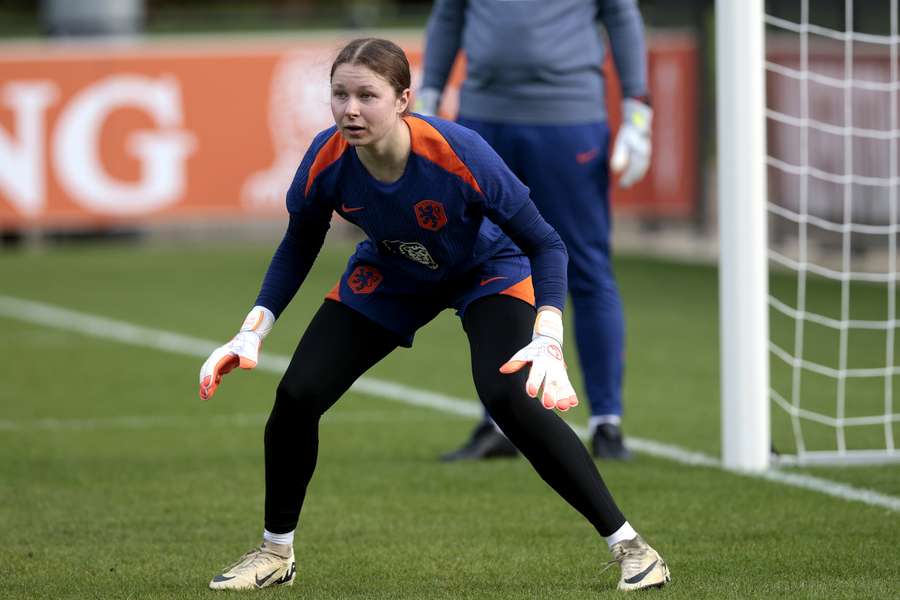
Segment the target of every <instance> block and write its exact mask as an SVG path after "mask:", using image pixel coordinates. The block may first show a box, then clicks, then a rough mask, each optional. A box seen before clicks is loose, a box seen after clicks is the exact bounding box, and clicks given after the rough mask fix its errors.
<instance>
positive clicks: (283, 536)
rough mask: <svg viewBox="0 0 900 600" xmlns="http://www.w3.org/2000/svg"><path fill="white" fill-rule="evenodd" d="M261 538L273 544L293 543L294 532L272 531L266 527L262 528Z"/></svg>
mask: <svg viewBox="0 0 900 600" xmlns="http://www.w3.org/2000/svg"><path fill="white" fill-rule="evenodd" d="M263 539H264V540H266V541H267V542H271V543H273V544H281V545H282V546H293V545H294V532H293V531H288V532H287V533H272V532H271V531H269V530H268V529H263Z"/></svg>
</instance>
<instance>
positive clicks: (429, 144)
mask: <svg viewBox="0 0 900 600" xmlns="http://www.w3.org/2000/svg"><path fill="white" fill-rule="evenodd" d="M404 120H405V121H406V124H407V125H409V131H410V134H411V136H410V137H411V138H412V140H411V141H412V151H413V152H415V153H416V154H418V155H419V156H423V157H425V158H427V159H428V160H430V161H431V162H433V163H434V164H436V165H438V166H439V167H441V168H442V169H444V170H445V171H448V172H450V173H453V174H454V175H456V176H457V177H460V178H461V179H462V180H463V181H465V182H466V183H468V184H469V185H470V186H471V187H472V188H473V189H474V190H475V191H477V192H479V193H480V192H481V188H480V187H478V182H477V181H475V177H474V176H473V175H472V171H470V170H469V167H467V166H466V164H465V163H464V162H463V161H462V160H460V158H459V156H457V155H456V152H454V151H453V148H451V147H450V144H449V143H448V142H447V140H446V139H444V136H443V135H441V133H440V132H439V131H438V130H437V129H435V128H434V127H432V126H431V124H430V123H428V122H427V121H425V120H423V119H419V118H417V117H404Z"/></svg>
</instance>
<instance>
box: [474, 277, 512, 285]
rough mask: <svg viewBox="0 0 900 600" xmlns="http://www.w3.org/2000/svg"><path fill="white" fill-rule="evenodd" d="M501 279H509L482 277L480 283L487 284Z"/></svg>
mask: <svg viewBox="0 0 900 600" xmlns="http://www.w3.org/2000/svg"><path fill="white" fill-rule="evenodd" d="M499 279H507V278H506V277H491V278H490V279H482V280H481V283H480V284H479V285H487V284H489V283H490V282H492V281H497V280H499Z"/></svg>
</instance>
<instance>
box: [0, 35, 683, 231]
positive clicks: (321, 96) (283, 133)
mask: <svg viewBox="0 0 900 600" xmlns="http://www.w3.org/2000/svg"><path fill="white" fill-rule="evenodd" d="M391 37H392V39H395V40H396V41H397V42H398V43H400V44H401V45H402V46H404V48H405V49H406V50H407V53H408V55H409V58H410V63H411V65H412V67H413V70H414V82H413V83H414V86H415V84H416V83H417V77H418V73H419V65H420V62H421V40H420V37H421V36H420V35H411V34H410V35H409V36H408V37H407V38H404V37H398V36H391ZM346 39H348V38H346V37H340V36H338V35H337V34H335V35H331V36H316V37H301V38H298V39H280V40H279V39H274V40H273V39H265V38H262V39H261V38H255V39H254V38H243V39H240V40H237V39H226V38H221V37H215V38H209V39H208V40H205V41H198V40H185V39H181V40H178V41H166V42H162V41H156V42H152V43H151V42H143V43H133V44H131V45H122V44H121V43H117V44H112V43H111V44H99V43H92V44H78V45H71V44H70V45H62V46H59V45H47V44H40V45H39V44H31V45H0V229H10V228H18V227H48V226H49V227H82V226H96V225H104V224H115V223H128V222H136V221H139V222H161V221H173V220H181V221H183V220H203V221H209V220H214V219H246V218H271V217H273V216H277V215H283V214H284V194H285V192H286V190H287V187H288V185H289V184H290V181H291V179H292V177H293V174H294V171H295V169H296V168H297V165H298V164H299V162H300V159H301V158H302V156H303V153H304V152H305V150H306V148H307V146H308V144H309V143H310V141H311V140H312V138H313V136H314V135H315V134H316V133H317V132H319V131H320V130H322V129H324V128H326V127H328V126H329V125H331V114H330V109H329V97H328V72H329V69H330V65H331V61H332V60H333V58H334V56H335V55H336V53H337V50H338V49H339V48H340V46H341V44H342V42H344V41H346ZM691 60H693V57H690V58H688V59H681V60H680V62H679V63H678V66H677V68H676V71H677V73H675V75H674V77H675V79H674V85H675V87H676V88H681V89H682V91H684V87H687V86H683V85H682V84H683V79H680V77H683V75H684V71H685V70H690V69H691V68H693V69H695V67H693V66H692V65H691V64H690V63H691ZM658 62H659V60H658V59H656V58H653V57H651V81H652V82H653V81H655V80H654V79H653V76H652V72H653V67H652V65H654V64H657V63H658ZM694 62H695V61H694ZM669 76H672V75H671V74H670V75H669ZM461 77H462V70H461V69H457V70H456V71H455V75H454V80H453V82H452V85H453V86H454V88H456V87H458V84H459V81H460V80H461ZM662 97H666V96H662ZM679 97H681V98H682V99H683V98H684V94H683V93H682V94H681V95H680V96H679ZM454 98H455V94H454V93H453V91H452V90H451V91H450V93H448V94H447V102H446V103H445V107H446V108H448V109H449V110H450V111H451V112H452V111H453V110H454ZM667 102H668V100H667ZM661 110H662V112H663V114H665V111H666V110H668V109H667V108H660V106H659V105H658V106H657V108H656V111H657V115H660V114H661V113H660V111H661ZM672 110H673V111H675V112H681V113H683V112H684V111H688V112H691V113H692V111H693V106H691V105H689V103H686V102H682V103H680V104H677V106H674V107H673V108H672ZM683 116H684V115H683V114H682V115H681V116H679V117H678V118H682V117H683ZM666 118H668V117H666ZM661 120H662V119H661V118H660V117H659V116H658V117H657V119H656V123H655V125H654V128H655V130H656V128H658V127H659V123H660V121H661ZM691 123H693V121H690V122H688V123H687V124H686V125H685V128H689V127H690V124H691ZM682 133H683V134H684V135H685V136H688V137H687V138H685V139H681V138H677V140H676V141H675V143H678V144H682V143H688V144H689V145H692V144H693V142H694V140H693V139H692V138H690V136H689V135H688V134H691V135H692V134H693V131H689V132H686V133H685V132H682ZM655 135H656V133H655ZM679 135H682V134H679ZM656 140H657V141H656V146H655V148H654V153H655V158H654V167H653V169H657V168H658V165H659V164H660V159H659V158H658V157H660V156H661V154H662V153H664V152H669V151H672V155H673V156H676V157H680V158H681V160H682V162H683V161H685V160H687V159H693V158H694V157H693V155H691V153H690V152H685V149H684V147H682V146H679V147H678V148H674V149H672V150H667V148H666V146H665V145H666V144H667V143H668V142H667V141H666V140H667V138H666V137H662V138H656ZM686 157H687V158H686ZM674 170H676V171H678V172H679V173H680V176H681V178H680V179H679V181H678V182H677V185H674V184H672V182H669V183H665V182H663V183H664V185H668V186H670V187H671V189H668V188H667V189H666V190H664V191H665V193H661V192H660V190H657V187H658V184H657V182H656V180H655V177H654V174H653V171H651V173H650V177H648V182H647V183H644V184H641V187H639V188H638V189H637V190H636V191H635V192H631V193H630V195H629V196H623V197H622V200H621V201H622V202H623V203H625V204H628V203H631V204H635V205H641V204H644V205H646V206H652V199H653V198H666V200H665V202H670V199H671V198H674V197H675V196H678V198H679V199H678V200H677V201H673V205H676V204H678V203H679V202H680V203H681V204H680V208H679V211H684V212H689V210H690V208H691V206H692V205H693V203H694V197H693V195H692V193H693V192H692V191H688V192H685V189H686V188H685V181H686V180H692V179H693V173H694V171H695V166H694V165H693V164H691V165H687V164H679V165H678V166H677V167H676V168H675V169H674ZM667 172H668V171H667ZM688 175H689V176H690V177H688ZM679 186H680V187H679ZM688 187H689V186H688ZM648 198H649V199H650V200H651V202H649V203H648V201H647V199H648ZM667 210H668V209H667Z"/></svg>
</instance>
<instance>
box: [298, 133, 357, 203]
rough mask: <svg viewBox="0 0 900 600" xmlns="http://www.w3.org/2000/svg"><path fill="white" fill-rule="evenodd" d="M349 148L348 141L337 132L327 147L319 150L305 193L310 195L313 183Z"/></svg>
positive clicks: (308, 177)
mask: <svg viewBox="0 0 900 600" xmlns="http://www.w3.org/2000/svg"><path fill="white" fill-rule="evenodd" d="M347 146H348V144H347V140H345V139H344V136H342V135H341V132H340V131H335V132H334V135H332V136H331V137H330V138H328V141H327V142H325V145H323V146H322V147H321V148H320V149H319V153H318V154H317V155H316V160H314V161H313V164H312V166H311V167H310V168H309V175H308V176H307V177H306V190H304V192H303V193H305V194H308V193H309V188H311V187H312V184H313V181H315V180H316V177H318V176H319V173H321V172H322V171H324V170H325V169H326V168H328V165H330V164H331V163H333V162H334V161H336V160H337V159H339V158H340V157H341V155H342V154H343V153H344V151H345V150H346V149H347Z"/></svg>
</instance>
